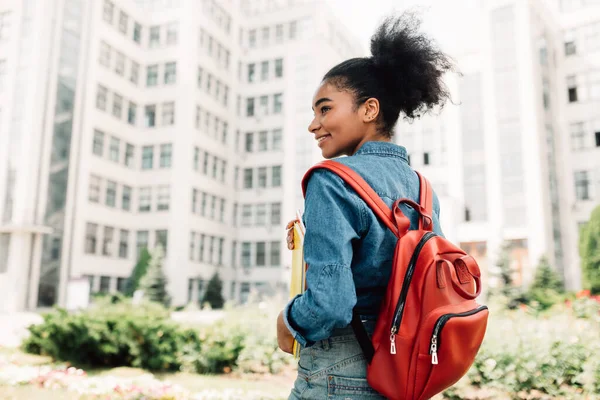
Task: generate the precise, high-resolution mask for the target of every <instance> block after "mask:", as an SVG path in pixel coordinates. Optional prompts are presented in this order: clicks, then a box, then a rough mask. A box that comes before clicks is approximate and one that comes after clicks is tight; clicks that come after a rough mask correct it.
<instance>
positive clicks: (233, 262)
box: [231, 240, 237, 268]
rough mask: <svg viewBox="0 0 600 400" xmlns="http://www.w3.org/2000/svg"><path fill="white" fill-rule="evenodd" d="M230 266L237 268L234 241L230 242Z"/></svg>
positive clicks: (235, 243)
mask: <svg viewBox="0 0 600 400" xmlns="http://www.w3.org/2000/svg"><path fill="white" fill-rule="evenodd" d="M231 266H232V267H233V268H236V267H237V242H236V241H235V240H234V241H232V242H231Z"/></svg>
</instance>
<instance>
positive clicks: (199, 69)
mask: <svg viewBox="0 0 600 400" xmlns="http://www.w3.org/2000/svg"><path fill="white" fill-rule="evenodd" d="M203 73H204V70H203V69H202V67H198V79H197V81H196V83H197V85H198V89H202V75H203Z"/></svg>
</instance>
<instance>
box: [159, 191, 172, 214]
mask: <svg viewBox="0 0 600 400" xmlns="http://www.w3.org/2000/svg"><path fill="white" fill-rule="evenodd" d="M170 203H171V187H170V186H168V185H161V186H159V187H158V194H157V202H156V209H157V210H158V211H164V210H168V209H169V204H170Z"/></svg>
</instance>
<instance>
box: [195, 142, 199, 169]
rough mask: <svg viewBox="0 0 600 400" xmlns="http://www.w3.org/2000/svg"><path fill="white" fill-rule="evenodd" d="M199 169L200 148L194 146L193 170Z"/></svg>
mask: <svg viewBox="0 0 600 400" xmlns="http://www.w3.org/2000/svg"><path fill="white" fill-rule="evenodd" d="M199 169H200V149H199V148H198V147H194V171H198V170H199Z"/></svg>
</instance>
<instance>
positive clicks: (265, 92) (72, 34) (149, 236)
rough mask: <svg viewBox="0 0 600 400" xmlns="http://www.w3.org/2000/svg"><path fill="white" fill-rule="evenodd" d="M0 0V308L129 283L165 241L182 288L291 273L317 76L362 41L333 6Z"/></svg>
mask: <svg viewBox="0 0 600 400" xmlns="http://www.w3.org/2000/svg"><path fill="white" fill-rule="evenodd" d="M2 4H3V6H2V7H0V15H1V16H2V17H1V18H2V19H1V20H0V21H2V23H1V24H0V27H1V29H0V33H1V35H0V37H1V38H2V39H3V40H2V41H0V46H2V47H3V48H5V49H6V52H4V51H3V52H2V54H7V57H6V59H3V60H0V68H2V75H1V76H2V77H4V79H3V81H2V83H3V85H2V92H1V94H0V96H1V97H0V102H1V103H0V109H1V113H2V114H1V115H2V118H0V121H1V122H0V124H1V125H0V127H1V129H2V130H1V131H2V133H3V134H2V135H0V138H1V140H2V141H3V142H2V146H1V148H2V149H3V150H2V154H0V159H1V160H6V161H3V164H4V165H2V168H0V171H1V172H0V182H2V183H1V184H0V199H2V201H1V202H0V203H1V205H0V215H2V217H3V219H2V221H3V222H2V225H1V227H0V267H1V268H0V284H1V285H2V289H3V290H2V293H3V296H4V294H5V293H6V299H7V300H6V301H2V302H1V303H2V304H3V306H2V307H3V309H4V310H19V309H26V308H36V307H47V306H51V305H54V304H60V305H64V304H66V302H67V301H68V299H67V285H68V282H69V281H71V280H73V279H78V278H80V277H86V278H87V279H89V281H90V285H91V291H92V292H114V291H118V290H123V289H124V288H125V284H126V278H127V277H128V276H129V274H130V273H131V270H132V268H133V267H134V265H135V264H136V262H137V260H138V258H139V256H140V254H141V253H142V252H143V251H144V249H150V250H152V249H153V248H155V247H156V246H158V245H161V247H163V248H164V251H165V260H164V269H165V272H166V274H167V276H168V279H169V291H170V293H171V295H172V298H173V303H174V304H175V305H184V304H187V303H188V302H195V301H199V300H201V299H202V296H203V291H204V289H205V287H206V283H207V282H208V280H209V279H210V278H211V277H212V276H213V274H215V273H218V274H219V276H220V278H221V279H222V280H223V282H224V291H223V294H224V296H225V298H227V299H233V300H239V301H245V299H246V298H247V297H248V294H249V293H250V291H251V290H256V291H257V292H259V293H265V294H270V293H273V292H274V291H276V290H278V289H281V288H283V287H285V281H286V280H287V274H286V268H289V262H288V261H287V258H286V257H285V253H284V250H285V243H284V237H285V232H284V230H283V225H284V224H285V221H287V220H288V219H291V218H293V216H294V215H295V212H294V210H295V209H297V208H300V207H301V204H300V205H299V204H297V198H296V197H295V196H294V193H295V192H296V189H297V187H298V185H299V180H298V174H297V173H296V171H295V167H296V166H297V165H298V164H299V163H302V164H301V165H309V164H310V163H311V162H312V157H313V156H314V150H313V151H307V152H305V153H296V151H295V146H296V142H297V140H298V137H302V139H308V136H306V134H305V132H306V127H307V126H308V123H309V121H310V119H309V118H308V117H307V115H309V112H310V102H311V98H312V92H313V90H314V89H315V88H316V85H317V84H318V82H319V80H320V78H321V76H322V75H323V74H324V72H326V70H327V69H328V68H330V67H331V66H332V65H333V64H334V63H335V62H337V61H339V60H341V59H342V58H344V57H346V58H347V57H349V56H351V55H356V54H360V51H359V50H357V48H356V46H354V45H353V44H352V43H353V40H352V39H351V36H350V35H349V34H348V33H347V32H344V31H342V30H340V28H339V23H337V22H336V21H335V19H334V17H333V14H332V13H331V12H323V9H326V6H325V8H323V6H324V5H323V4H322V2H289V1H285V2H274V1H270V2H260V1H259V2H241V3H239V2H233V1H231V2H228V1H223V2H217V1H214V0H203V1H193V0H169V1H163V0H139V1H136V2H116V1H110V0H106V1H98V2H83V1H81V0H64V1H60V2H57V4H55V5H53V6H52V7H50V6H49V5H45V6H39V5H36V2H35V1H34V0H27V1H20V2H10V3H6V4H5V3H2ZM34 6H35V7H34ZM44 7H46V8H44ZM317 9H319V10H320V12H318V13H317V12H316V10H317ZM48 15H51V16H52V18H48ZM334 28H335V29H334ZM322 38H326V39H327V40H326V41H325V42H323V40H322ZM315 60H316V62H315ZM33 66H36V68H34V67H33ZM13 77H14V79H13ZM4 133H7V134H4ZM303 141H304V140H303ZM308 142H310V141H308ZM314 147H315V148H316V146H314ZM310 150H312V149H310ZM33 182H35V183H33ZM3 300H4V299H3Z"/></svg>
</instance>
